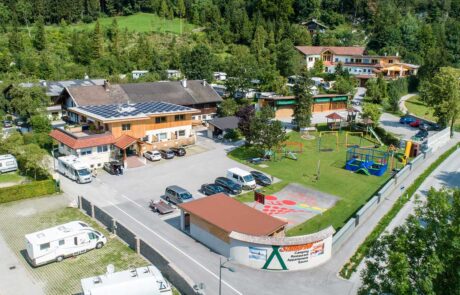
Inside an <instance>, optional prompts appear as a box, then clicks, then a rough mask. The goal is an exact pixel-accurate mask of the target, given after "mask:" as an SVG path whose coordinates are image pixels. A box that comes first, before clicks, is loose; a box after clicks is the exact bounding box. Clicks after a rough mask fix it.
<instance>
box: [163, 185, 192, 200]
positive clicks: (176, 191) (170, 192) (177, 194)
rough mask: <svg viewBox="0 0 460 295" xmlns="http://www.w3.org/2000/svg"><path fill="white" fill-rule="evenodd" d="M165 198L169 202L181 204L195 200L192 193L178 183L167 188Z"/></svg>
mask: <svg viewBox="0 0 460 295" xmlns="http://www.w3.org/2000/svg"><path fill="white" fill-rule="evenodd" d="M164 198H165V200H166V201H168V202H172V203H174V204H181V203H187V202H190V201H193V196H192V194H191V193H190V192H189V191H188V190H186V189H184V188H181V187H180V186H177V185H170V186H168V187H167V188H166V190H165V195H164Z"/></svg>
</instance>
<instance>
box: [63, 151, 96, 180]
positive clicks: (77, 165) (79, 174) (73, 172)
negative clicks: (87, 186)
mask: <svg viewBox="0 0 460 295" xmlns="http://www.w3.org/2000/svg"><path fill="white" fill-rule="evenodd" d="M58 171H59V173H61V174H62V175H64V176H66V177H68V178H70V179H72V180H75V181H76V182H77V183H88V182H91V181H92V180H93V178H92V175H91V170H90V168H89V166H88V165H87V164H85V163H83V162H81V161H80V159H78V158H77V157H76V156H73V155H70V156H64V157H59V158H58Z"/></svg>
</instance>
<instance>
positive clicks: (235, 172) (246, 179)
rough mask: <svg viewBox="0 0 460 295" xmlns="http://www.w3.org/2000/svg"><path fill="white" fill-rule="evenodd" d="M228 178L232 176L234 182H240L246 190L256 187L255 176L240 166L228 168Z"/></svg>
mask: <svg viewBox="0 0 460 295" xmlns="http://www.w3.org/2000/svg"><path fill="white" fill-rule="evenodd" d="M227 178H230V179H231V180H233V181H234V182H236V183H238V184H239V185H241V186H242V187H243V189H245V190H251V189H255V188H256V181H255V179H254V177H253V176H252V175H251V173H249V172H248V171H246V170H243V169H240V168H231V169H228V170H227Z"/></svg>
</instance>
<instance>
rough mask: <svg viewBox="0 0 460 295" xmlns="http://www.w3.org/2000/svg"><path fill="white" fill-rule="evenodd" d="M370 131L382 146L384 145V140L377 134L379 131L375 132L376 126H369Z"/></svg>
mask: <svg viewBox="0 0 460 295" xmlns="http://www.w3.org/2000/svg"><path fill="white" fill-rule="evenodd" d="M369 131H370V132H371V133H372V135H374V137H375V139H377V141H378V142H379V144H380V145H381V146H382V145H383V142H382V141H381V140H380V137H379V136H378V135H377V133H375V130H374V128H372V127H369Z"/></svg>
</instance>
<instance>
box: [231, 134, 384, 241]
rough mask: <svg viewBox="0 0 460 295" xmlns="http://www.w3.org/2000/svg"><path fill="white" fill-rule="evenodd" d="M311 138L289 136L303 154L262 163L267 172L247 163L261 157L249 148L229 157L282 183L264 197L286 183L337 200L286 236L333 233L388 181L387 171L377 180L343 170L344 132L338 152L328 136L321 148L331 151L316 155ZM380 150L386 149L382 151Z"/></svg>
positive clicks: (243, 198) (249, 198)
mask: <svg viewBox="0 0 460 295" xmlns="http://www.w3.org/2000/svg"><path fill="white" fill-rule="evenodd" d="M314 135H315V136H316V138H315V139H314V140H304V139H302V138H301V137H300V134H299V133H298V132H291V133H289V141H293V142H300V143H302V144H303V153H302V154H297V156H298V160H297V161H295V160H291V159H287V158H282V157H281V154H278V157H277V160H275V161H267V162H264V163H263V164H266V165H268V167H267V168H262V167H260V166H258V165H252V164H248V163H247V162H246V160H247V159H248V158H250V157H257V156H260V154H258V153H257V151H256V150H255V149H253V148H251V147H249V148H248V147H240V148H238V149H235V150H233V151H232V152H231V153H230V154H229V156H230V157H231V158H233V159H235V160H237V161H240V162H242V163H245V164H248V165H249V166H252V167H254V168H255V169H257V170H260V171H263V172H265V173H267V174H269V175H273V176H275V177H277V178H279V179H281V180H282V181H281V182H280V183H276V184H274V185H272V186H270V187H267V188H265V190H266V193H267V194H268V193H274V192H277V191H279V190H280V189H282V188H283V187H284V186H285V185H287V184H288V183H300V184H303V185H305V186H306V187H309V188H312V189H315V190H318V191H322V192H325V193H329V194H332V195H335V196H338V197H339V198H340V199H339V201H338V202H337V203H336V205H335V206H334V207H332V208H330V209H329V210H327V211H326V212H324V213H323V214H322V215H317V216H315V217H313V218H311V219H309V220H308V221H306V222H305V223H302V224H300V225H298V226H296V227H294V228H292V229H291V230H289V231H288V233H287V234H288V235H289V236H296V235H304V234H309V233H313V232H317V231H318V230H321V229H323V228H326V227H327V226H329V225H332V226H333V227H334V228H335V229H336V230H337V229H339V228H340V227H342V226H343V225H344V224H345V222H346V221H347V220H348V219H349V218H350V217H351V216H352V215H353V214H354V213H355V212H356V211H357V210H358V209H359V208H360V207H361V206H362V205H363V204H365V203H366V201H367V200H368V199H369V198H371V197H372V196H373V195H374V193H375V192H376V191H378V189H379V188H380V187H381V186H382V185H383V184H384V183H385V182H386V181H387V180H388V179H389V178H390V177H391V173H390V172H389V171H388V172H387V173H385V174H384V176H381V177H377V176H366V175H363V174H357V173H352V172H351V171H348V170H346V169H345V168H344V167H345V161H346V151H347V148H346V147H345V131H344V132H341V133H339V140H338V141H339V144H338V150H336V148H337V145H336V137H335V136H334V135H331V134H330V135H325V136H323V137H322V140H321V148H322V149H331V150H332V151H330V152H319V151H318V134H314ZM355 140H356V138H354V139H353V141H355ZM362 145H367V146H372V145H373V142H371V141H369V140H367V139H363V141H362ZM382 149H385V148H384V147H383V148H382ZM318 161H319V166H320V169H319V172H320V173H319V180H317V175H316V174H317V170H318ZM388 170H389V169H388ZM253 198H254V197H253V193H252V192H250V193H248V194H246V195H242V196H241V197H238V198H237V199H238V200H241V201H244V202H249V201H253Z"/></svg>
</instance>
